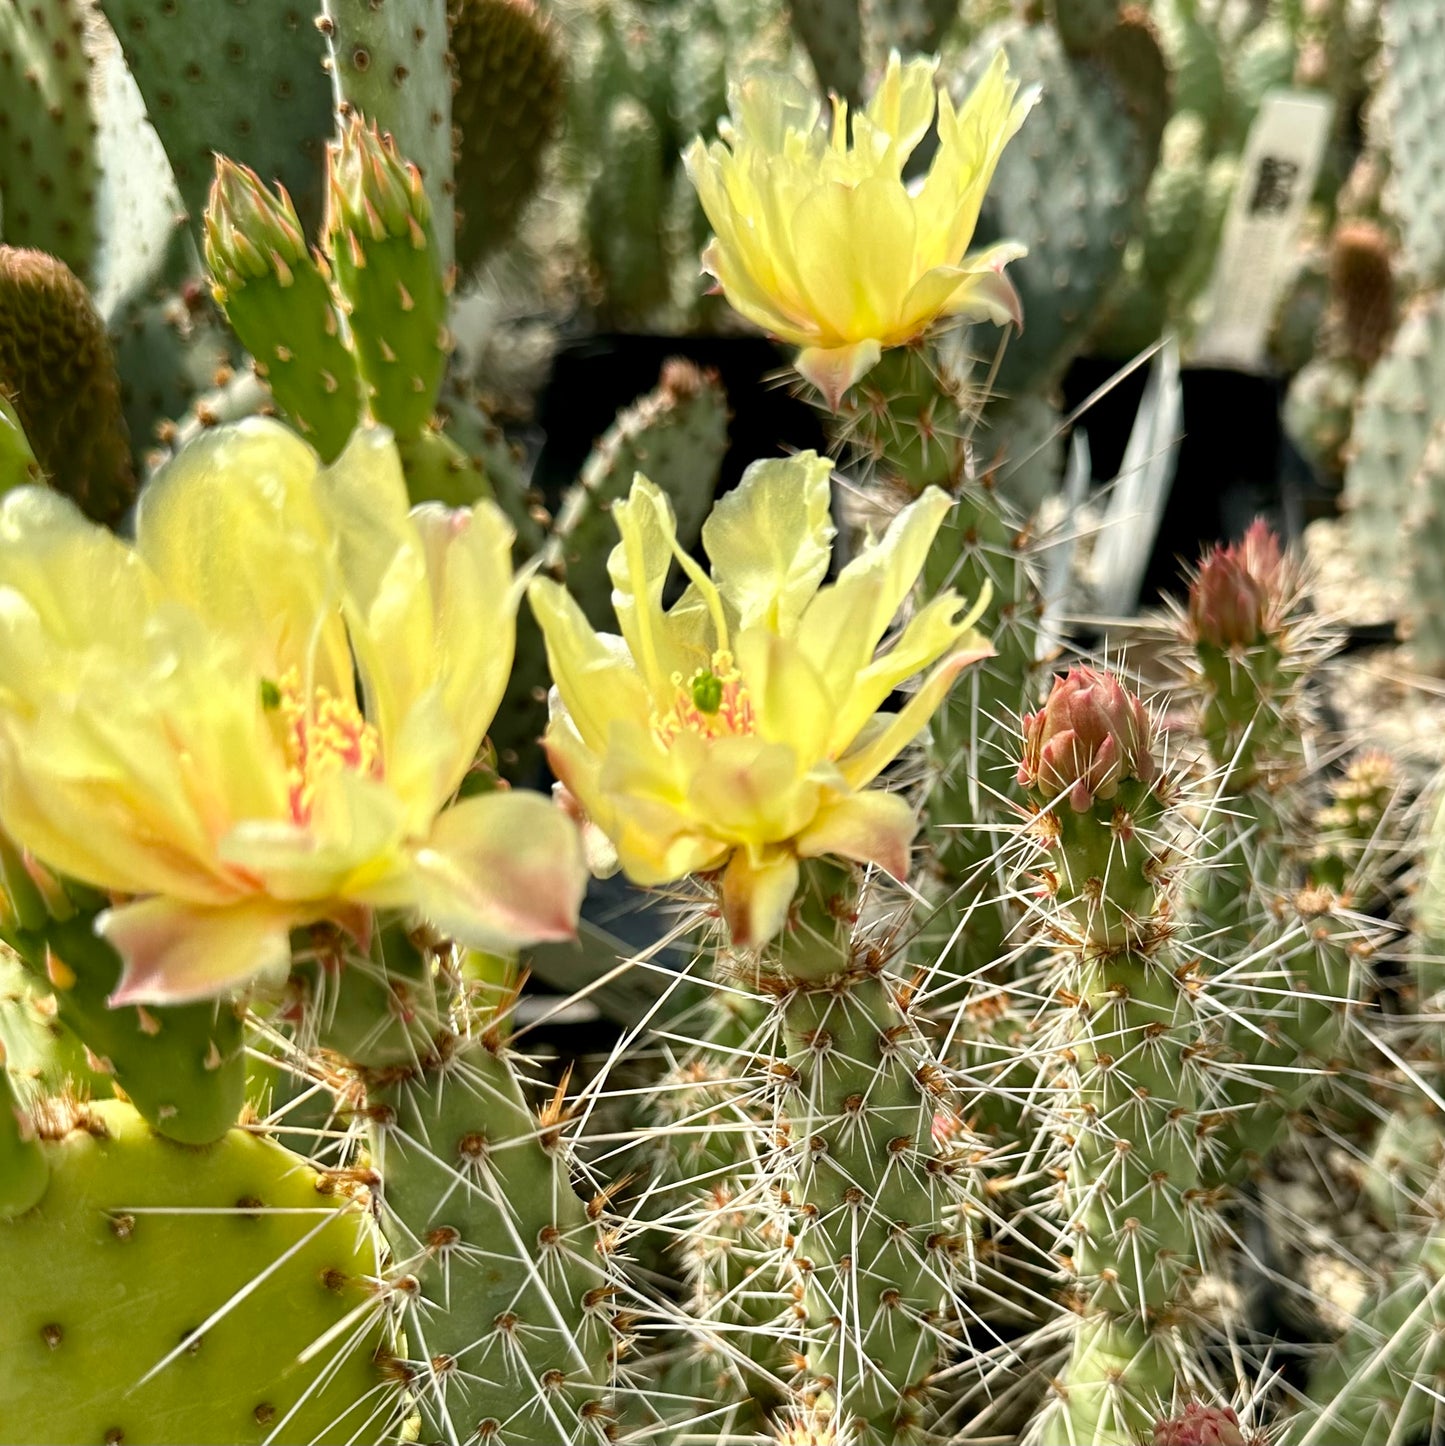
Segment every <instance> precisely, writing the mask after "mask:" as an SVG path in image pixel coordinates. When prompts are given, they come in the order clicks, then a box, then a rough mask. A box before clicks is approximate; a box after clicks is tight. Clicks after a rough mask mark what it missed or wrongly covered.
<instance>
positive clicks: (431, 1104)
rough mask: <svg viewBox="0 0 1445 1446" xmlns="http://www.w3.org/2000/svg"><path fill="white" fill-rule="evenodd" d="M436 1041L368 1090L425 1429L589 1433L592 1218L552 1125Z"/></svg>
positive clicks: (609, 1338) (596, 1320)
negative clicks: (418, 1059) (409, 1311)
mask: <svg viewBox="0 0 1445 1446" xmlns="http://www.w3.org/2000/svg"><path fill="white" fill-rule="evenodd" d="M447 1047H448V1048H451V1049H452V1050H453V1052H452V1053H451V1054H450V1056H449V1057H448V1058H446V1059H443V1058H441V1057H440V1056H433V1057H429V1058H428V1059H426V1060H424V1061H423V1062H422V1065H421V1066H420V1067H419V1068H418V1069H416V1070H415V1071H413V1072H408V1073H407V1074H405V1075H403V1077H402V1078H400V1079H395V1078H393V1079H391V1080H389V1081H388V1082H387V1083H381V1082H380V1081H379V1080H373V1081H372V1082H371V1087H370V1088H369V1089H368V1112H369V1117H370V1120H371V1149H372V1155H373V1158H374V1159H375V1161H376V1164H377V1168H378V1170H379V1172H380V1174H381V1176H382V1181H383V1209H384V1220H385V1222H386V1229H387V1231H388V1234H389V1235H390V1236H391V1239H392V1245H393V1250H394V1251H395V1253H396V1254H397V1256H398V1258H400V1259H406V1260H409V1261H411V1262H413V1264H412V1266H411V1271H412V1274H413V1275H414V1276H415V1277H416V1279H417V1280H418V1282H419V1284H420V1287H421V1290H422V1291H423V1292H424V1294H425V1297H426V1300H427V1305H426V1307H425V1309H423V1310H422V1311H419V1312H418V1315H417V1319H416V1329H417V1330H418V1331H420V1332H421V1336H420V1337H419V1340H418V1344H419V1345H420V1341H421V1339H422V1338H424V1340H425V1350H426V1351H427V1352H428V1353H429V1356H430V1367H429V1368H428V1366H427V1365H426V1364H422V1365H421V1366H420V1367H419V1368H418V1375H417V1378H416V1380H415V1381H414V1390H415V1391H416V1393H417V1396H418V1405H419V1406H420V1408H421V1411H422V1413H423V1419H424V1422H425V1423H426V1424H425V1427H424V1429H426V1430H427V1431H429V1432H432V1433H435V1434H436V1435H437V1436H439V1437H443V1438H445V1437H449V1436H450V1435H452V1433H453V1432H455V1434H456V1435H457V1436H463V1435H465V1434H466V1433H468V1432H475V1433H477V1434H478V1435H479V1436H480V1438H481V1439H482V1440H484V1441H485V1440H488V1439H490V1438H489V1436H488V1432H489V1431H496V1432H498V1433H499V1436H498V1439H501V1440H505V1441H507V1442H509V1443H511V1442H516V1443H518V1446H524V1443H537V1446H543V1443H548V1442H556V1441H574V1440H585V1439H590V1438H591V1437H592V1436H593V1434H594V1433H595V1431H596V1430H597V1429H598V1428H600V1427H601V1426H602V1425H603V1424H605V1422H606V1421H607V1420H608V1418H609V1407H608V1405H607V1402H606V1400H605V1387H606V1385H607V1383H608V1380H609V1378H610V1375H611V1369H612V1357H613V1352H614V1349H615V1331H614V1326H613V1311H614V1299H613V1298H614V1295H615V1293H616V1289H615V1280H614V1277H613V1275H612V1273H611V1272H610V1271H609V1269H608V1267H607V1261H606V1257H605V1255H599V1244H600V1231H599V1229H598V1227H597V1225H596V1224H595V1223H594V1218H595V1217H594V1216H593V1215H592V1214H591V1213H590V1212H589V1208H588V1205H587V1204H586V1202H584V1201H583V1200H581V1199H579V1198H578V1196H577V1195H576V1193H575V1192H574V1191H573V1189H572V1186H571V1183H570V1181H569V1179H568V1157H567V1152H566V1150H565V1148H564V1146H563V1145H562V1143H561V1139H560V1124H558V1125H556V1126H555V1127H553V1128H549V1127H548V1125H547V1122H546V1121H545V1120H544V1121H542V1122H540V1123H539V1121H538V1119H537V1117H536V1116H535V1115H534V1114H533V1113H532V1111H531V1110H530V1108H528V1106H527V1104H526V1102H525V1100H524V1099H523V1097H522V1094H521V1090H520V1087H519V1085H518V1082H517V1077H516V1073H515V1071H514V1069H513V1067H512V1065H511V1064H510V1063H509V1061H508V1060H507V1059H506V1058H505V1057H504V1055H502V1054H501V1053H500V1051H497V1050H493V1049H488V1048H487V1047H486V1046H485V1045H480V1046H474V1047H473V1046H465V1045H462V1044H461V1042H460V1041H455V1040H454V1041H453V1042H452V1044H451V1045H449V1046H447ZM479 1267H480V1268H479ZM411 1329H412V1326H411V1325H410V1324H409V1325H408V1331H409V1332H410V1330H411ZM490 1421H495V1422H497V1423H498V1425H497V1426H496V1427H492V1426H488V1425H487V1423H488V1422H490Z"/></svg>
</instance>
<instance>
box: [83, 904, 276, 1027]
mask: <svg viewBox="0 0 1445 1446" xmlns="http://www.w3.org/2000/svg"><path fill="white" fill-rule="evenodd" d="M303 922H305V920H304V919H303V918H300V917H298V916H297V915H296V914H295V913H290V912H286V911H284V910H282V909H280V908H278V907H277V906H276V905H274V904H272V903H270V902H268V901H254V902H252V901H248V902H246V903H243V904H236V905H233V906H231V907H229V908H223V909H206V908H199V907H196V906H193V905H190V904H183V903H180V902H178V901H176V900H174V899H165V898H159V897H157V898H151V899H140V900H138V901H137V902H135V903H132V904H122V905H121V906H120V907H119V908H115V909H107V910H106V911H105V912H104V913H103V914H101V915H100V916H99V917H98V918H97V919H96V921H95V931H96V933H97V934H99V935H100V936H101V938H103V939H104V940H105V941H106V943H108V944H109V945H110V946H111V948H113V949H114V950H115V951H116V953H117V954H119V955H120V957H121V962H122V964H123V965H124V966H125V967H124V969H123V970H122V972H121V976H120V983H119V984H118V985H117V986H116V988H115V992H114V993H113V994H112V995H111V996H110V1003H111V1005H112V1006H113V1007H118V1006H120V1005H122V1004H180V1003H184V1002H185V1001H187V1000H191V999H209V998H212V997H213V996H215V995H217V994H224V993H226V992H227V991H228V990H231V989H234V988H236V987H237V986H239V985H242V984H244V983H246V981H247V980H248V979H251V978H254V977H255V976H256V975H257V974H260V973H262V972H263V971H266V970H278V971H279V970H284V969H286V968H288V967H289V965H290V963H291V940H290V931H291V929H292V927H293V926H295V925H296V924H300V923H303Z"/></svg>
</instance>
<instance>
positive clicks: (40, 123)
mask: <svg viewBox="0 0 1445 1446" xmlns="http://www.w3.org/2000/svg"><path fill="white" fill-rule="evenodd" d="M86 18H87V5H86V3H85V0H25V3H24V4H12V5H5V6H0V196H3V197H4V200H5V210H4V222H5V229H4V235H5V236H6V238H7V239H8V240H9V241H10V243H11V244H12V245H15V246H31V247H35V248H36V249H37V250H40V251H48V252H50V253H51V255H53V256H58V257H60V259H61V260H62V261H64V262H65V264H66V265H67V266H69V267H70V268H71V269H72V270H74V271H75V272H76V273H77V274H78V275H80V276H83V277H85V278H86V279H87V280H93V279H94V277H93V264H94V261H95V253H96V246H97V243H98V240H99V236H98V233H97V220H96V193H97V188H98V185H99V180H100V174H99V168H98V166H97V162H96V143H95V136H96V122H95V116H94V114H93V112H92V109H91V104H92V103H91V86H90V60H89V57H88V55H87V53H86V36H85V26H86Z"/></svg>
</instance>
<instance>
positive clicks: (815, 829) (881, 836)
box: [794, 789, 918, 883]
mask: <svg viewBox="0 0 1445 1446" xmlns="http://www.w3.org/2000/svg"><path fill="white" fill-rule="evenodd" d="M917 831H918V819H917V817H916V816H915V814H914V812H913V808H912V806H911V805H910V804H909V802H908V800H907V799H906V798H904V797H903V796H902V795H901V794H897V793H884V792H881V791H880V790H878V789H869V790H867V791H866V792H862V793H843V794H837V795H835V796H833V797H832V798H829V799H827V800H826V801H825V802H824V804H823V806H822V807H821V808H820V809H819V810H818V812H817V814H816V815H815V816H814V818H813V821H812V823H811V824H809V826H808V827H807V828H806V829H804V830H803V832H802V833H800V834H799V835H798V838H797V841H796V843H795V845H794V847H795V848H796V850H797V853H798V856H799V857H800V858H805V859H807V858H820V857H822V856H823V855H825V854H830V855H832V856H834V857H836V858H841V859H851V860H852V861H853V862H854V863H860V864H876V865H877V866H878V867H879V868H880V869H882V870H883V871H884V873H887V874H891V875H892V876H893V877H894V878H895V879H897V880H898V881H899V882H900V883H905V882H907V879H908V850H909V845H910V844H911V843H912V841H913V835H914V834H915V833H916V832H917Z"/></svg>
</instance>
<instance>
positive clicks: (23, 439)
mask: <svg viewBox="0 0 1445 1446" xmlns="http://www.w3.org/2000/svg"><path fill="white" fill-rule="evenodd" d="M44 481H45V473H44V472H43V471H42V470H41V467H40V463H39V462H37V461H36V460H35V453H34V452H33V451H31V449H30V439H29V438H28V437H27V436H26V435H25V428H24V426H23V425H22V424H21V421H20V415H19V413H18V412H16V410H15V408H14V406H12V405H11V403H10V402H9V400H8V399H7V398H6V397H5V396H4V395H3V394H0V493H4V492H8V491H9V490H10V489H11V488H12V487H23V486H25V485H26V484H27V483H37V484H40V483H44Z"/></svg>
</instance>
